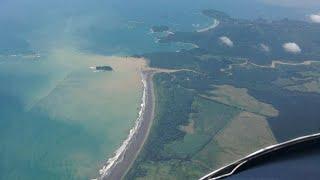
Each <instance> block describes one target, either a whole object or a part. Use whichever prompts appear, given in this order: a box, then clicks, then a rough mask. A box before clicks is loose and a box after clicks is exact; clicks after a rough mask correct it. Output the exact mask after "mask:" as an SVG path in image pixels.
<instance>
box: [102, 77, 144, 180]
mask: <svg viewBox="0 0 320 180" xmlns="http://www.w3.org/2000/svg"><path fill="white" fill-rule="evenodd" d="M141 77H142V83H143V94H142V103H141V109H140V111H139V115H138V118H137V120H136V122H135V125H134V127H133V128H132V129H131V130H130V133H129V135H128V137H127V139H126V140H125V141H124V142H123V143H122V145H121V146H120V147H119V148H118V149H117V150H116V151H115V153H114V156H113V157H111V158H109V159H108V161H107V163H106V164H105V165H104V166H103V167H102V168H101V169H100V170H99V173H100V179H103V178H104V177H106V176H107V175H108V174H109V173H110V171H111V169H112V168H113V167H114V166H115V165H117V163H118V162H120V161H122V157H123V154H124V153H125V152H126V150H127V147H128V145H129V143H130V142H131V140H132V138H133V137H134V135H135V134H136V133H137V131H138V129H139V127H140V126H141V122H142V120H143V114H144V112H145V108H146V98H147V88H148V87H147V80H146V75H145V74H144V73H141Z"/></svg>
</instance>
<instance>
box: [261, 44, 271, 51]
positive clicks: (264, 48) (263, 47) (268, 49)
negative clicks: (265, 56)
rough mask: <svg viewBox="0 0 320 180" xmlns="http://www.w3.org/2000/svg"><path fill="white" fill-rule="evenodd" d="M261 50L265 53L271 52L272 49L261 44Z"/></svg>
mask: <svg viewBox="0 0 320 180" xmlns="http://www.w3.org/2000/svg"><path fill="white" fill-rule="evenodd" d="M260 48H261V50H262V51H264V52H270V47H269V46H267V45H265V44H263V43H261V44H260Z"/></svg>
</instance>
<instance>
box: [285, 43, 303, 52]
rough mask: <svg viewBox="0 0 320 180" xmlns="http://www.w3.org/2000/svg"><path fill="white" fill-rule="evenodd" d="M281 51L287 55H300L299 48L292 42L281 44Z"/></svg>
mask: <svg viewBox="0 0 320 180" xmlns="http://www.w3.org/2000/svg"><path fill="white" fill-rule="evenodd" d="M282 47H283V49H284V50H285V51H287V52H289V53H293V54H298V53H301V48H300V47H299V46H298V44H296V43H294V42H288V43H285V44H283V46H282Z"/></svg>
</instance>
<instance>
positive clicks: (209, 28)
mask: <svg viewBox="0 0 320 180" xmlns="http://www.w3.org/2000/svg"><path fill="white" fill-rule="evenodd" d="M219 24H220V21H218V20H216V19H214V20H213V24H212V25H210V26H209V27H206V28H203V29H199V30H197V32H207V31H210V30H211V29H214V28H216V27H217V26H218V25H219Z"/></svg>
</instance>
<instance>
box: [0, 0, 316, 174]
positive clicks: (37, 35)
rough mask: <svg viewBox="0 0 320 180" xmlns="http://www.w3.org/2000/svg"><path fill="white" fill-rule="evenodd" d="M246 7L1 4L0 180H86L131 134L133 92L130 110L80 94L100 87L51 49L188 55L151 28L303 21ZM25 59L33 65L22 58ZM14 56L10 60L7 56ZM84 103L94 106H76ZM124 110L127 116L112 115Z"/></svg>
mask: <svg viewBox="0 0 320 180" xmlns="http://www.w3.org/2000/svg"><path fill="white" fill-rule="evenodd" d="M254 2H255V1H254ZM251 3H253V0H244V1H242V2H241V3H239V4H237V3H234V0H228V1H223V2H221V1H214V0H203V1H199V2H195V1H192V0H187V1H186V0H178V1H174V2H173V1H171V0H163V1H157V0H151V1H150V0H139V1H128V0H127V1H126V0H118V1H115V0H107V1H84V0H81V1H70V2H65V1H62V0H58V1H42V0H31V1H21V0H10V1H9V0H3V1H1V2H0V27H1V28H0V38H1V39H2V40H3V39H4V40H5V41H0V179H88V178H92V177H94V176H95V175H96V173H97V172H98V169H99V165H102V162H103V161H105V160H106V159H107V158H108V157H110V156H111V155H112V152H114V150H116V148H117V147H119V145H120V144H121V142H122V141H123V140H124V139H125V138H126V136H127V134H128V132H129V129H130V128H131V127H132V126H133V123H134V120H135V118H136V116H137V113H138V111H139V109H138V108H139V104H140V96H141V92H140V89H136V90H134V91H133V92H132V93H133V94H132V99H130V100H128V97H121V98H119V97H114V98H110V96H112V94H109V95H105V96H104V95H103V94H99V93H101V92H102V91H101V87H100V86H96V88H95V87H91V88H88V84H90V83H91V82H93V81H94V82H100V81H104V80H106V79H105V78H106V77H104V76H103V77H101V76H100V75H97V74H92V72H91V71H89V68H87V67H86V66H85V67H83V66H81V65H79V64H78V62H77V58H79V56H74V57H73V56H65V55H63V54H62V55H61V54H60V55H57V54H52V51H53V50H54V49H67V48H72V49H76V51H80V52H90V53H99V54H105V55H123V54H139V53H146V52H154V51H176V50H179V49H181V48H190V46H187V45H182V46H181V45H177V44H157V43H155V40H156V36H154V35H152V34H150V31H149V30H150V28H151V26H153V25H168V26H169V27H170V29H171V30H172V31H177V30H179V31H190V30H197V29H198V28H202V27H206V26H208V25H210V24H211V23H212V20H211V19H208V18H206V17H204V16H202V15H201V14H199V12H200V10H202V9H206V8H215V9H218V10H222V11H226V12H227V13H230V14H231V15H233V16H241V17H243V18H254V17H256V16H253V15H256V14H259V16H262V17H271V18H277V17H283V16H284V15H290V16H291V17H298V16H299V15H301V14H304V12H305V11H294V12H295V13H294V14H292V13H288V12H292V11H291V9H288V8H280V7H278V6H277V7H273V8H272V12H273V13H272V14H268V13H267V12H268V11H267V10H268V9H270V8H271V7H270V6H266V5H262V4H260V3H254V5H256V6H251V7H255V8H248V7H249V5H252V4H251ZM239 7H241V8H239ZM309 9H310V8H309ZM309 9H308V10H309ZM306 11H307V10H306ZM196 26H199V27H196ZM30 53H31V54H34V53H40V55H41V57H40V58H30V57H21V56H20V55H21V54H22V55H24V56H25V55H29V54H30ZM14 54H15V55H18V56H17V57H14V56H10V55H14ZM58 54H59V53H58ZM112 78H115V77H111V76H110V79H109V80H111V79H112ZM107 79H108V78H107ZM107 82H108V81H107V80H106V81H105V83H106V85H107V84H108V83H107ZM80 90H83V91H80ZM50 92H52V93H50ZM97 92H99V93H97ZM77 93H79V94H77ZM84 96H86V97H92V98H94V99H85V98H83V99H81V98H78V97H84ZM101 97H103V98H101ZM117 98H118V99H117ZM39 100H42V101H40V102H39ZM83 102H87V103H83ZM115 102H118V103H117V104H116V103H115ZM84 104H87V105H84ZM59 107H60V109H59ZM61 107H62V108H61ZM64 107H78V108H64ZM123 109H125V110H126V111H125V112H126V113H122V115H119V114H118V113H114V114H113V111H122V110H123Z"/></svg>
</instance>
